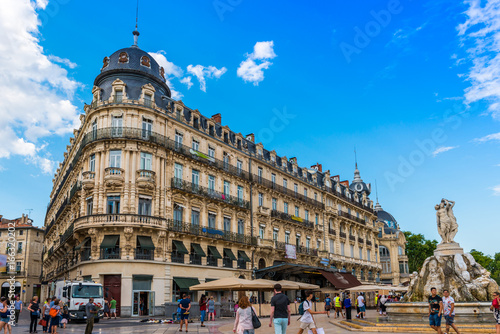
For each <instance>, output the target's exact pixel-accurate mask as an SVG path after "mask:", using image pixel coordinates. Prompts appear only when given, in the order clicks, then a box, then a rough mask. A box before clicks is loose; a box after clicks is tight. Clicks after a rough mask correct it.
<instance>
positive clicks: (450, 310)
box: [443, 290, 460, 334]
mask: <svg viewBox="0 0 500 334" xmlns="http://www.w3.org/2000/svg"><path fill="white" fill-rule="evenodd" d="M443 314H444V319H445V320H446V333H449V332H450V326H451V327H452V328H453V329H454V330H455V332H457V334H460V333H459V331H458V328H457V326H456V325H455V324H454V322H455V300H454V299H453V297H451V296H450V292H449V291H448V290H443Z"/></svg>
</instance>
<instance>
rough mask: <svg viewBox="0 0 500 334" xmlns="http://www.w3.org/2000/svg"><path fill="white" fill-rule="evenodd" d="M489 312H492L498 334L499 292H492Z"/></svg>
mask: <svg viewBox="0 0 500 334" xmlns="http://www.w3.org/2000/svg"><path fill="white" fill-rule="evenodd" d="M490 310H492V311H493V316H494V317H495V324H496V330H497V334H500V292H498V291H496V292H493V301H492V302H491V306H490Z"/></svg>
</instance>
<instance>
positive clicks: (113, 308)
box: [108, 297, 116, 319]
mask: <svg viewBox="0 0 500 334" xmlns="http://www.w3.org/2000/svg"><path fill="white" fill-rule="evenodd" d="M113 314H114V315H115V319H116V299H115V298H114V297H111V301H110V302H109V318H108V319H111V317H112V316H113Z"/></svg>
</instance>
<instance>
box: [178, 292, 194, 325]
mask: <svg viewBox="0 0 500 334" xmlns="http://www.w3.org/2000/svg"><path fill="white" fill-rule="evenodd" d="M179 307H180V308H181V328H179V332H182V325H183V324H184V323H185V324H186V332H187V331H188V319H189V310H190V309H191V300H190V299H189V298H188V297H187V295H186V294H185V293H184V294H183V295H182V300H181V302H180V303H179Z"/></svg>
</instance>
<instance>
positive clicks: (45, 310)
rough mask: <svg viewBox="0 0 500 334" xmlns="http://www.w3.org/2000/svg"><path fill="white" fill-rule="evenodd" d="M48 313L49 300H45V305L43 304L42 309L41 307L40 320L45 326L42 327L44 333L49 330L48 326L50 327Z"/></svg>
mask: <svg viewBox="0 0 500 334" xmlns="http://www.w3.org/2000/svg"><path fill="white" fill-rule="evenodd" d="M49 311H50V298H47V299H46V300H45V304H43V307H42V319H43V320H45V326H42V327H43V332H44V333H47V329H48V328H49V325H50V323H49V322H50V315H49Z"/></svg>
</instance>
